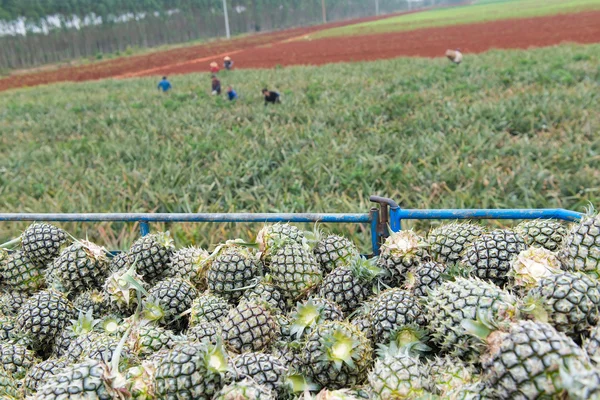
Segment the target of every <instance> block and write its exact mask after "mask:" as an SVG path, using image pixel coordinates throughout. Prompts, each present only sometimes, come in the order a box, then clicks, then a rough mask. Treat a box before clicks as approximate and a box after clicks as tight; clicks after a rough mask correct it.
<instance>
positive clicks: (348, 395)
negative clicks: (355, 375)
mask: <svg viewBox="0 0 600 400" xmlns="http://www.w3.org/2000/svg"><path fill="white" fill-rule="evenodd" d="M370 398H371V396H369V395H368V394H367V396H366V397H363V396H360V394H359V393H356V391H354V390H350V389H339V390H327V389H323V390H321V391H320V392H319V394H317V396H316V397H315V400H360V399H370Z"/></svg>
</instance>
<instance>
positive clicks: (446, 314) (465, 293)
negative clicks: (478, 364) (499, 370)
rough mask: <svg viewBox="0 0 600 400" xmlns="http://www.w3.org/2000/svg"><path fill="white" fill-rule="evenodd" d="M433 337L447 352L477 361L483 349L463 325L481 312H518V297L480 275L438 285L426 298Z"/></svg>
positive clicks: (494, 314) (510, 314)
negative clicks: (481, 278) (466, 320)
mask: <svg viewBox="0 0 600 400" xmlns="http://www.w3.org/2000/svg"><path fill="white" fill-rule="evenodd" d="M425 301H426V303H425V304H426V306H425V311H426V319H427V321H428V328H429V332H431V339H432V341H433V342H434V343H435V344H436V345H437V346H438V347H439V349H440V350H441V351H442V352H443V353H447V354H449V355H452V356H455V357H460V358H463V359H465V360H467V361H469V362H475V361H477V359H478V358H479V354H480V351H481V349H480V348H479V346H477V342H476V341H475V339H474V338H473V337H472V336H471V335H469V334H467V332H465V331H464V329H463V328H462V326H461V322H462V320H463V319H475V318H477V314H478V313H480V312H483V313H491V316H492V317H493V318H494V319H497V320H502V319H509V318H512V317H515V316H516V315H517V299H516V298H515V297H514V296H513V295H512V294H510V293H508V292H505V291H504V290H502V289H500V288H499V287H497V286H496V285H493V284H491V283H489V282H485V281H482V280H479V279H476V278H471V279H465V278H456V280H455V281H447V282H444V283H442V284H441V285H440V286H439V287H437V288H436V289H434V290H433V291H432V292H431V293H429V295H428V296H427V298H426V299H425Z"/></svg>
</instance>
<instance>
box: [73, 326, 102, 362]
mask: <svg viewBox="0 0 600 400" xmlns="http://www.w3.org/2000/svg"><path fill="white" fill-rule="evenodd" d="M104 336H105V334H102V333H100V332H96V331H92V332H88V333H86V334H84V335H80V336H77V337H76V338H74V339H73V340H71V343H70V344H69V348H68V349H67V351H65V352H64V354H63V357H64V358H65V359H66V360H67V361H68V362H69V363H74V362H77V361H79V360H80V359H81V358H82V357H83V354H84V353H85V351H86V350H87V349H88V348H89V347H90V346H91V345H92V344H93V343H94V342H100V341H101V340H102V338H103V337H104Z"/></svg>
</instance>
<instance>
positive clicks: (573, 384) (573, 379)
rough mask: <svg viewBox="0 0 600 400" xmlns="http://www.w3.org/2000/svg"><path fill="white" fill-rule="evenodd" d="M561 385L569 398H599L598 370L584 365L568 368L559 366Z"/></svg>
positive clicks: (574, 399)
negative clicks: (582, 366)
mask: <svg viewBox="0 0 600 400" xmlns="http://www.w3.org/2000/svg"><path fill="white" fill-rule="evenodd" d="M560 380H561V387H562V388H563V389H565V390H566V391H567V393H568V394H569V399H571V400H589V399H593V400H598V399H600V370H598V369H597V368H593V367H589V366H585V367H584V368H580V366H579V365H577V364H576V368H573V369H572V370H569V366H563V367H561V368H560Z"/></svg>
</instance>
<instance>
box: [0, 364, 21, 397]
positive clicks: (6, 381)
mask: <svg viewBox="0 0 600 400" xmlns="http://www.w3.org/2000/svg"><path fill="white" fill-rule="evenodd" d="M19 386H20V382H19V381H18V380H16V379H15V378H14V377H13V375H12V374H11V373H10V372H9V371H7V370H5V369H4V368H3V367H0V398H2V399H3V400H17V399H21V398H23V395H22V393H21V390H19Z"/></svg>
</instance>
